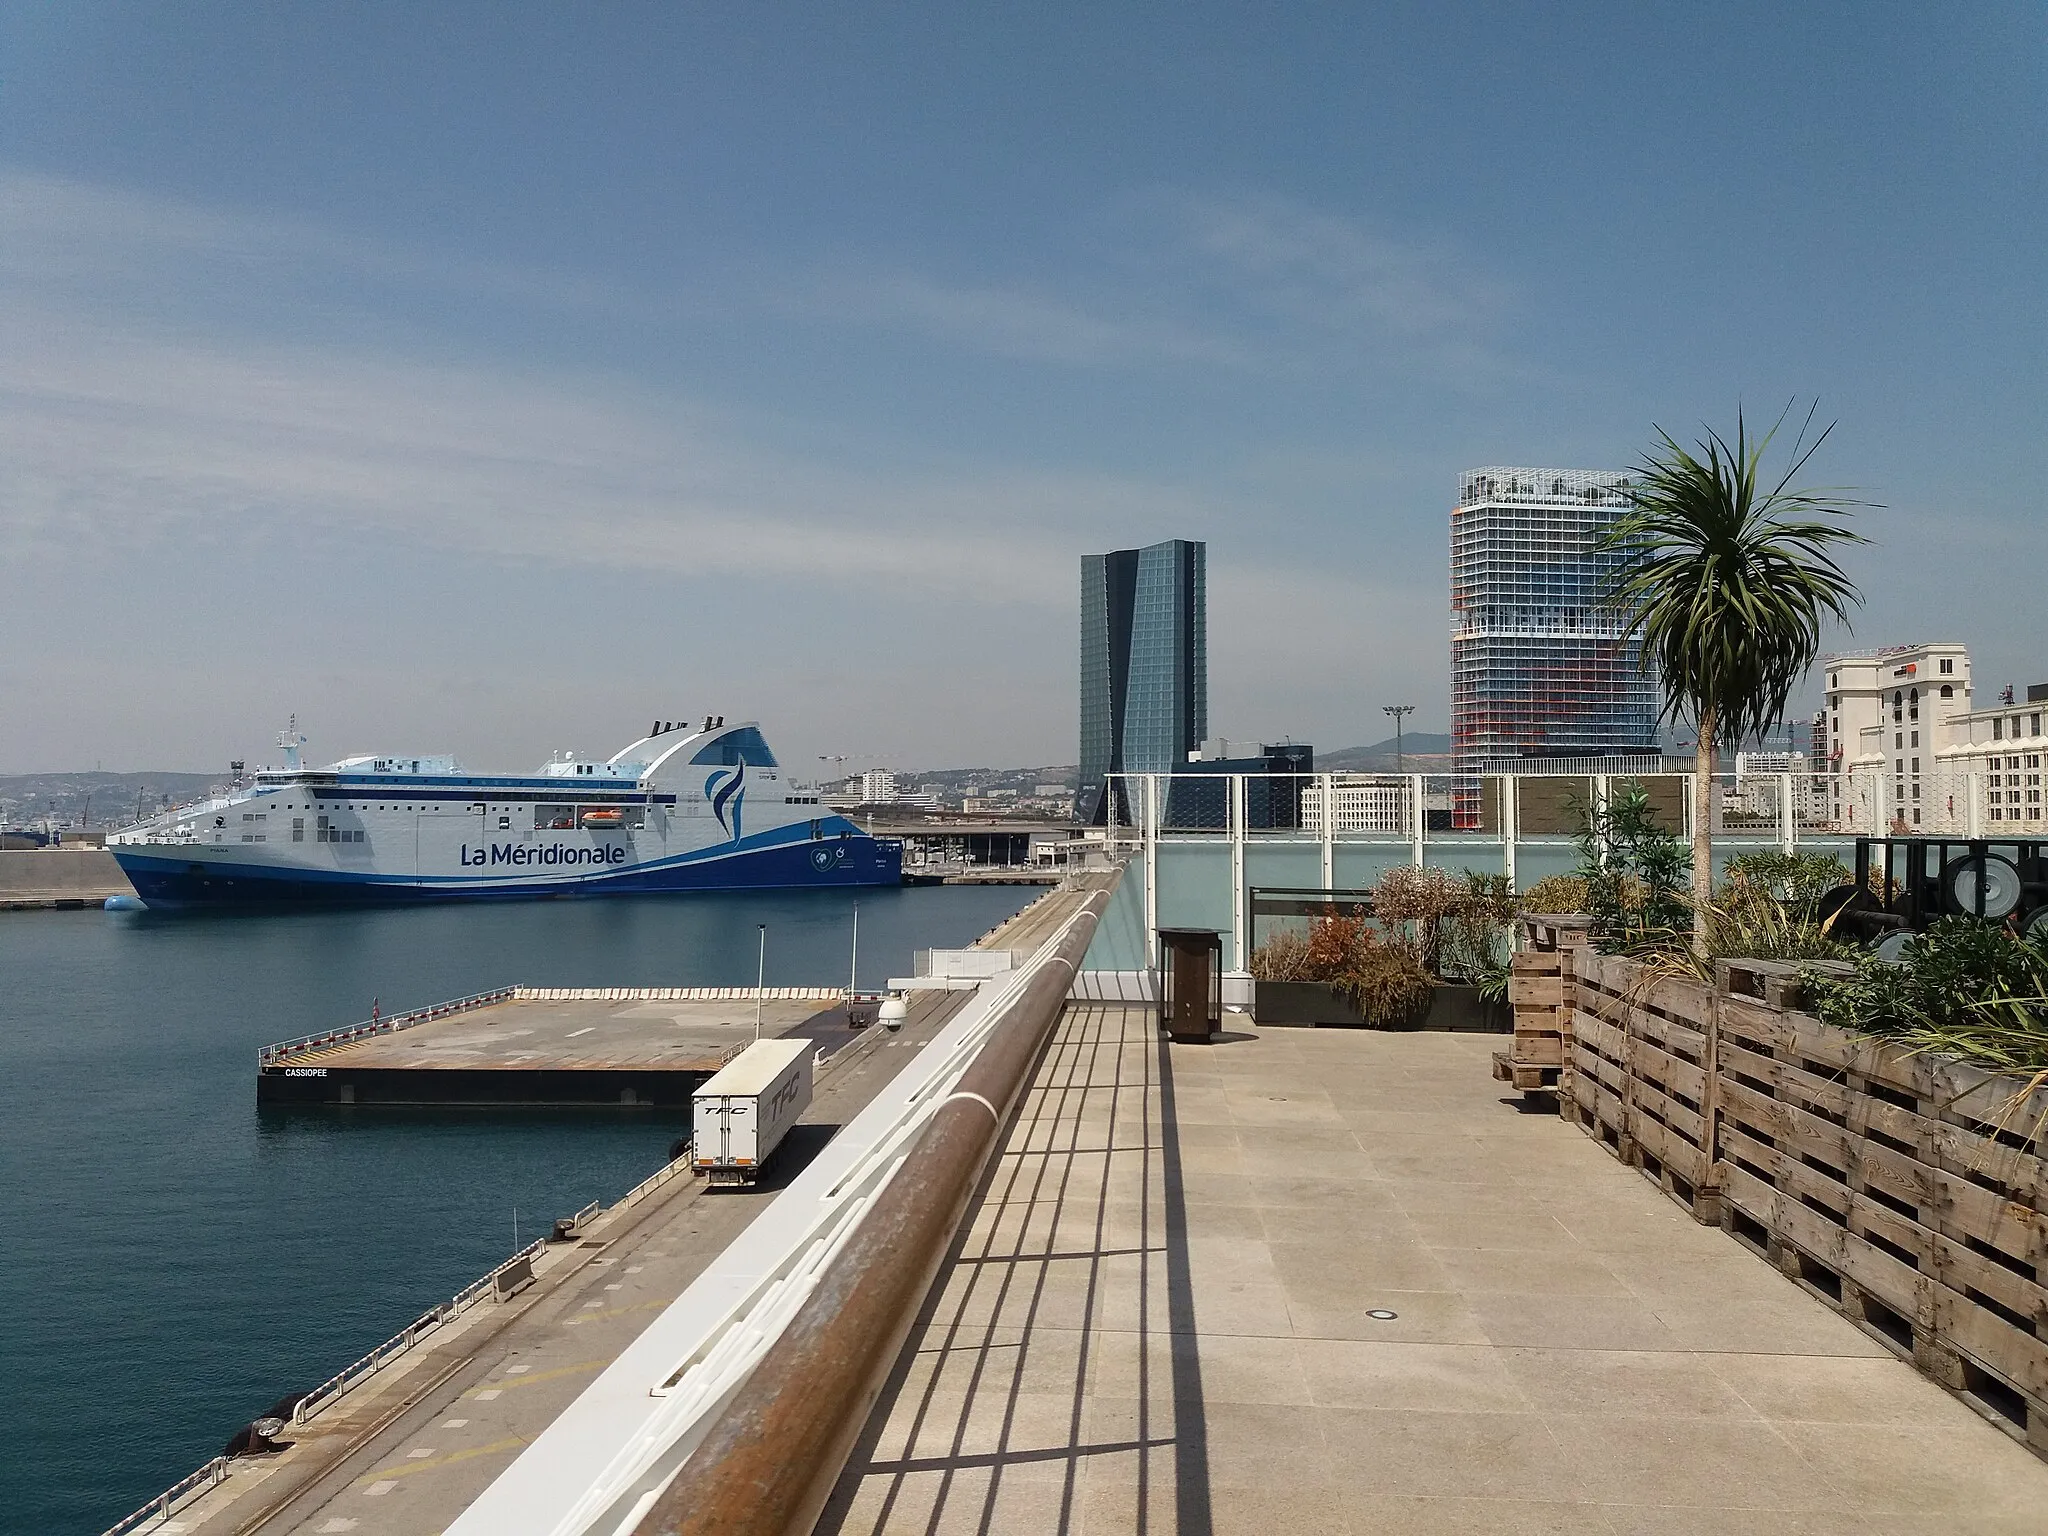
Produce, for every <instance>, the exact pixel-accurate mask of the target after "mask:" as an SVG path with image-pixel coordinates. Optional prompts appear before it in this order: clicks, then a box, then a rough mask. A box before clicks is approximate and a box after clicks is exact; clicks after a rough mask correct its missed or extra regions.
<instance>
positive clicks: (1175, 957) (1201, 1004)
mask: <svg viewBox="0 0 2048 1536" xmlns="http://www.w3.org/2000/svg"><path fill="white" fill-rule="evenodd" d="M1159 1022H1160V1025H1161V1026H1162V1027H1163V1028H1164V1029H1165V1030H1166V1033H1167V1036H1168V1038H1170V1039H1172V1040H1176V1041H1179V1042H1181V1043H1183V1044H1193V1043H1197V1042H1199V1043H1202V1044H1207V1043H1208V1041H1209V1039H1210V1037H1211V1036H1213V1035H1215V1034H1217V1033H1219V1032H1221V1030H1222V1028H1223V936H1222V935H1221V934H1220V933H1217V932H1215V931H1213V930H1211V929H1208V928H1162V929H1160V930H1159Z"/></svg>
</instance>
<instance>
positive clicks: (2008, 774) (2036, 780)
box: [1939, 683, 2048, 837]
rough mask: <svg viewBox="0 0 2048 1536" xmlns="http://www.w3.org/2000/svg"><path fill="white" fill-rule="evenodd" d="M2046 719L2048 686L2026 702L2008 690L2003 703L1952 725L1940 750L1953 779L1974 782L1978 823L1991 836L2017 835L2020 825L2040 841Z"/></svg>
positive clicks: (2045, 812)
mask: <svg viewBox="0 0 2048 1536" xmlns="http://www.w3.org/2000/svg"><path fill="white" fill-rule="evenodd" d="M2044 717H2048V683H2035V684H2033V685H2031V686H2030V687H2029V688H2028V689H2027V697H2026V702H2025V703H2020V702H2018V701H2017V700H2016V699H2015V698H2014V697H2013V695H2012V691H2011V690H2010V689H2007V690H2006V691H2005V693H2004V695H2003V696H2002V697H2001V698H2000V699H1999V701H1998V702H1997V703H1995V704H1987V705H1985V706H1983V707H1982V708H1981V709H1973V710H1971V711H1969V712H1968V713H1967V714H1963V715H1957V716H1951V717H1950V719H1949V720H1948V722H1947V730H1946V732H1945V734H1946V736H1947V738H1948V739H1947V740H1946V741H1945V742H1944V743H1943V745H1942V746H1941V748H1940V749H1939V752H1940V755H1941V758H1942V763H1943V767H1944V768H1945V769H1946V770H1947V771H1948V775H1949V776H1950V777H1951V778H1954V777H1956V776H1961V777H1962V778H1963V779H1964V780H1965V782H1966V783H1967V782H1970V781H1974V784H1975V788H1974V791H1973V792H1974V793H1975V794H1976V795H1977V796H1978V797H1979V798H1978V804H1977V811H1978V825H1979V826H1980V827H1981V829H1982V830H1983V831H1984V832H1985V833H1987V834H1989V835H1991V836H1996V835H1997V834H1998V833H1999V832H2001V831H2003V832H2005V833H2007V834H2008V835H2009V834H2011V833H2012V832H2013V831H2014V827H2013V823H2014V822H2018V823H2020V827H2019V829H2018V830H2020V831H2021V832H2024V833H2027V834H2029V835H2031V836H2036V837H2038V836H2040V835H2042V833H2043V823H2044V822H2048V809H2044V806H2043V802H2042V799H2041V773H2042V767H2041V759H2042V757H2043V756H2044V755H2048V735H2044V734H2043V732H2042V725H2043V721H2044Z"/></svg>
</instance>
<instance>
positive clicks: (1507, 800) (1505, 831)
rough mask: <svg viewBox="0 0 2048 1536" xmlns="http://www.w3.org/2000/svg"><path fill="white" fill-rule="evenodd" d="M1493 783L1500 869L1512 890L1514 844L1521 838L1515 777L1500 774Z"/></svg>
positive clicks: (1513, 880)
mask: <svg viewBox="0 0 2048 1536" xmlns="http://www.w3.org/2000/svg"><path fill="white" fill-rule="evenodd" d="M1480 782H1481V783H1482V784H1483V783H1484V782H1485V780H1483V779H1482V780H1481V781H1480ZM1493 782H1494V785H1495V787H1496V789H1497V790H1498V792H1499V794H1500V847H1501V855H1500V857H1501V869H1502V870H1503V872H1505V873H1506V875H1507V877H1508V888H1509V889H1510V890H1512V889H1513V888H1514V884H1515V842H1516V840H1517V839H1518V838H1519V837H1520V836H1521V831H1522V829H1521V827H1520V826H1519V825H1518V818H1519V816H1520V814H1521V807H1520V806H1518V805H1517V804H1516V803H1515V776H1514V775H1513V774H1511V773H1503V774H1500V775H1498V776H1497V777H1496V778H1495V779H1494V781H1493Z"/></svg>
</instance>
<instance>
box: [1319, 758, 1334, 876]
mask: <svg viewBox="0 0 2048 1536" xmlns="http://www.w3.org/2000/svg"><path fill="white" fill-rule="evenodd" d="M1318 778H1319V782H1320V783H1321V785H1322V796H1323V799H1322V804H1323V825H1322V834H1323V889H1324V890H1326V891H1327V890H1331V889H1333V888H1334V887H1335V886H1336V884H1337V793H1336V788H1335V785H1334V784H1333V783H1332V781H1331V777H1330V775H1329V774H1327V773H1325V774H1321V775H1319V776H1318Z"/></svg>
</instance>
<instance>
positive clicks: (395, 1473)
mask: <svg viewBox="0 0 2048 1536" xmlns="http://www.w3.org/2000/svg"><path fill="white" fill-rule="evenodd" d="M532 1443H533V1442H532V1441H530V1440H528V1439H526V1438H525V1437H524V1436H523V1435H513V1436H512V1437H511V1438H510V1439H506V1440H493V1441H492V1442H491V1443H490V1444H489V1445H478V1446H472V1447H471V1448H470V1449H468V1450H466V1451H450V1452H449V1453H448V1454H447V1455H446V1456H436V1457H435V1458H434V1459H433V1460H431V1461H408V1462H405V1463H403V1464H402V1465H400V1466H396V1467H384V1468H382V1469H380V1470H379V1471H376V1472H365V1473H364V1474H363V1475H362V1476H361V1477H359V1478H357V1479H356V1483H357V1484H358V1485H359V1486H360V1485H361V1484H363V1483H378V1482H388V1481H390V1480H391V1479H392V1478H395V1477H410V1476H412V1474H413V1473H415V1472H432V1471H435V1470H436V1469H438V1468H441V1467H448V1466H453V1465H454V1464H455V1463H456V1462H458V1461H468V1460H469V1459H470V1458H472V1457H475V1456H490V1455H494V1454H495V1453H497V1452H499V1451H516V1450H518V1449H519V1448H520V1447H521V1446H526V1445H531V1444H532Z"/></svg>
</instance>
